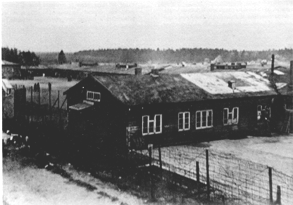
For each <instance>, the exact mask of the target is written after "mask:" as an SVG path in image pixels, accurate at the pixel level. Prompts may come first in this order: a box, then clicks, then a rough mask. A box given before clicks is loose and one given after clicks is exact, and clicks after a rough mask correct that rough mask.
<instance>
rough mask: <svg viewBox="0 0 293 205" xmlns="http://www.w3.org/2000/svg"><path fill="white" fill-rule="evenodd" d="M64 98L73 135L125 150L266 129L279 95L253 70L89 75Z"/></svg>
mask: <svg viewBox="0 0 293 205" xmlns="http://www.w3.org/2000/svg"><path fill="white" fill-rule="evenodd" d="M64 94H65V95H67V100H68V103H67V104H68V105H67V106H68V120H69V129H70V130H71V132H72V134H73V135H75V136H76V137H77V138H79V139H80V141H86V142H87V143H88V144H90V145H91V146H92V147H100V148H101V147H102V148H105V149H107V148H109V147H115V148H121V149H122V150H123V149H142V148H146V147H147V146H148V144H154V146H156V145H160V146H167V145H171V144H183V143H190V142H198V141H207V140H210V139H220V138H222V137H227V135H229V134H233V135H234V136H239V135H247V134H251V133H255V132H257V131H258V130H267V129H269V119H270V118H271V117H272V112H271V104H272V101H273V99H274V98H275V97H276V96H277V94H276V92H275V91H274V90H273V89H272V88H271V87H270V83H269V81H268V80H267V79H265V78H263V77H261V76H260V75H258V74H255V73H253V72H210V73H190V74H177V75H153V74H151V75H144V76H142V75H139V76H111V75H109V76H89V77H87V78H85V79H83V80H82V81H80V82H79V83H78V84H76V85H75V86H73V87H71V88H70V89H68V90H67V91H65V92H64ZM89 142H90V143H89Z"/></svg>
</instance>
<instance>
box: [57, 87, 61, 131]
mask: <svg viewBox="0 0 293 205" xmlns="http://www.w3.org/2000/svg"><path fill="white" fill-rule="evenodd" d="M58 112H59V123H60V128H61V110H60V91H59V90H58Z"/></svg>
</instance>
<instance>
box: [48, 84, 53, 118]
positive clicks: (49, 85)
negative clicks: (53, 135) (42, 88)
mask: <svg viewBox="0 0 293 205" xmlns="http://www.w3.org/2000/svg"><path fill="white" fill-rule="evenodd" d="M48 90H49V112H50V120H51V118H52V116H51V115H52V112H51V83H48Z"/></svg>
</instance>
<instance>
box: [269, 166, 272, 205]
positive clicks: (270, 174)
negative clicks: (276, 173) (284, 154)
mask: <svg viewBox="0 0 293 205" xmlns="http://www.w3.org/2000/svg"><path fill="white" fill-rule="evenodd" d="M269 190H270V202H271V203H273V180H272V168H271V167H269Z"/></svg>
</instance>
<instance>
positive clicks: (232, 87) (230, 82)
mask: <svg viewBox="0 0 293 205" xmlns="http://www.w3.org/2000/svg"><path fill="white" fill-rule="evenodd" d="M228 87H229V88H231V89H233V92H234V89H235V81H234V80H229V81H228Z"/></svg>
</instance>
